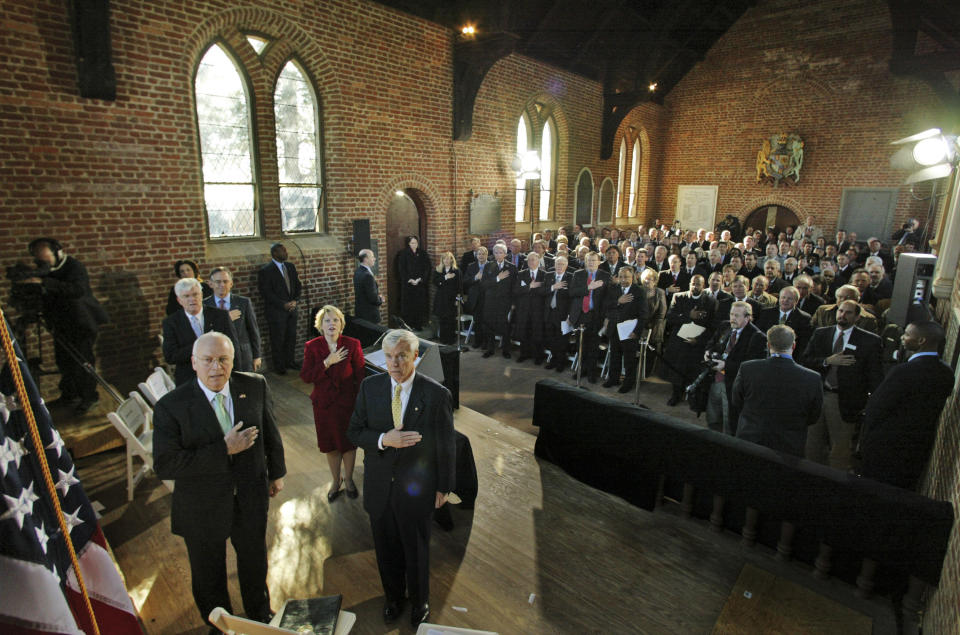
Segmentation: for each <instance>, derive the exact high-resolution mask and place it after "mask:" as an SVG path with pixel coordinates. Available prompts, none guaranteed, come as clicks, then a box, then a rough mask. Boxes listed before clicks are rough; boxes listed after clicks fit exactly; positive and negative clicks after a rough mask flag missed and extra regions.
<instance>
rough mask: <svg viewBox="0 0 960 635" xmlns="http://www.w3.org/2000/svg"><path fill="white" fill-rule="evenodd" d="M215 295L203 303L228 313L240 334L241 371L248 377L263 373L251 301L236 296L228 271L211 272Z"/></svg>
mask: <svg viewBox="0 0 960 635" xmlns="http://www.w3.org/2000/svg"><path fill="white" fill-rule="evenodd" d="M210 284H211V285H212V286H213V295H212V296H210V297H209V298H204V299H203V305H204V306H208V307H213V308H216V309H220V310H222V311H227V312H228V313H229V314H230V320H231V321H232V322H233V328H234V329H236V331H237V343H238V344H239V348H238V349H237V368H236V370H239V371H241V372H244V373H249V372H253V371H257V370H260V364H261V361H262V357H261V356H260V328H259V327H258V326H257V314H256V313H254V311H253V303H252V302H250V298H247V297H245V296H242V295H240V294H239V293H232V290H233V275H231V273H230V271H229V270H228V269H226V268H225V267H217V268H216V269H214V270H213V271H211V272H210Z"/></svg>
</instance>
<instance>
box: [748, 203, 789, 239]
mask: <svg viewBox="0 0 960 635" xmlns="http://www.w3.org/2000/svg"><path fill="white" fill-rule="evenodd" d="M799 222H800V221H799V220H798V219H797V215H796V214H795V213H794V212H793V210H792V209H790V208H789V207H784V206H783V205H764V206H763V207H758V208H757V209H755V210H753V211H752V212H750V214H748V215H747V218H746V220H745V221H743V230H744V231H746V230H747V228H748V227H752V228H753V229H759V230H760V231H762V232H763V233H764V234H766V233H767V229H768V228H770V227H773V228H774V233H776V234H779V233H780V232H782V231H784V230H785V229H786V228H787V226H788V225H790V226H792V227H796V226H797V224H798V223H799Z"/></svg>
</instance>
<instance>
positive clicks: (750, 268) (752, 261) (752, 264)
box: [738, 252, 779, 282]
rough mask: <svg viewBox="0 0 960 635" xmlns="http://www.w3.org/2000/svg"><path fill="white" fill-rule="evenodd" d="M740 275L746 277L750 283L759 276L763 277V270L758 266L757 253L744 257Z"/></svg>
mask: <svg viewBox="0 0 960 635" xmlns="http://www.w3.org/2000/svg"><path fill="white" fill-rule="evenodd" d="M778 264H779V263H778ZM738 275H741V276H743V277H745V278H746V279H747V280H749V281H750V282H753V279H754V278H756V277H757V276H762V275H763V270H762V269H760V267H758V266H757V255H756V254H755V253H753V252H749V253H745V254H744V255H743V269H741V270H740V272H739V274H738Z"/></svg>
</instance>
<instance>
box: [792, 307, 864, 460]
mask: <svg viewBox="0 0 960 635" xmlns="http://www.w3.org/2000/svg"><path fill="white" fill-rule="evenodd" d="M859 315H860V305H859V304H857V303H856V302H853V301H852V300H846V301H844V302H841V303H839V304H838V305H837V325H836V326H825V327H823V328H819V329H817V330H816V331H814V333H813V337H811V338H810V343H809V344H807V350H806V352H805V353H804V355H803V363H804V365H805V366H806V367H807V368H809V369H811V370H814V371H817V372H819V373H820V375H821V376H822V377H823V391H824V397H823V412H822V414H821V416H820V421H819V422H817V423H816V424H815V425H814V426H813V428H811V429H810V432H809V434H808V435H807V450H806V453H805V455H806V457H807V458H808V459H810V460H812V461H817V462H818V463H827V460H828V458H829V465H831V466H832V467H835V468H837V469H841V470H847V469H849V468H850V459H851V442H852V440H853V436H854V434H855V433H856V430H857V426H858V425H859V423H860V416H861V413H862V412H863V408H864V406H865V405H866V404H867V396H868V395H869V394H870V393H871V392H872V391H873V390H874V389H875V388H876V387H877V386H878V385H879V384H880V382H881V381H882V380H883V370H882V367H881V362H880V352H881V350H882V344H881V342H880V338H879V337H877V336H876V335H874V334H873V333H868V332H867V331H864V330H863V329H861V328H859V327H857V326H854V324H856V321H857V318H858V317H859ZM828 449H829V452H828Z"/></svg>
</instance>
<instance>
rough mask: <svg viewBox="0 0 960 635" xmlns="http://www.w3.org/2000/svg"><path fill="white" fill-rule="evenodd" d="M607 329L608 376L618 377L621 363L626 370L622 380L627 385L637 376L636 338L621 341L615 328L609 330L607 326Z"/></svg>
mask: <svg viewBox="0 0 960 635" xmlns="http://www.w3.org/2000/svg"><path fill="white" fill-rule="evenodd" d="M607 331H608V333H607V337H608V338H609V341H610V377H611V378H618V377H620V365H621V364H622V365H623V367H624V370H625V371H626V372H625V373H624V379H623V381H624V383H625V384H628V385H629V384H630V383H631V382H633V381H634V380H635V379H636V378H637V340H635V339H629V340H622V341H621V340H620V336H619V334H618V333H617V331H616V329H614V330H613V332H609V331H610V329H609V328H608V329H607Z"/></svg>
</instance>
